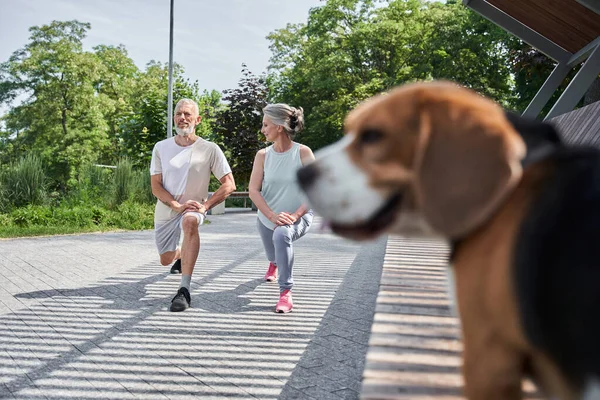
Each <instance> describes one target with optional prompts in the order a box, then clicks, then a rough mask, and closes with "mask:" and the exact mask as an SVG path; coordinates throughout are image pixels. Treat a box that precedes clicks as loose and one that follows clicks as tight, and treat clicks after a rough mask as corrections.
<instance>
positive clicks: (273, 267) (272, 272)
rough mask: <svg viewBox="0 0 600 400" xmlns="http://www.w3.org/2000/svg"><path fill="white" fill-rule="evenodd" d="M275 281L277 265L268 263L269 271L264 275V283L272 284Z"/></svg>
mask: <svg viewBox="0 0 600 400" xmlns="http://www.w3.org/2000/svg"><path fill="white" fill-rule="evenodd" d="M275 279H277V265H275V264H273V263H269V269H268V270H267V273H266V274H265V281H268V282H273V281H274V280H275Z"/></svg>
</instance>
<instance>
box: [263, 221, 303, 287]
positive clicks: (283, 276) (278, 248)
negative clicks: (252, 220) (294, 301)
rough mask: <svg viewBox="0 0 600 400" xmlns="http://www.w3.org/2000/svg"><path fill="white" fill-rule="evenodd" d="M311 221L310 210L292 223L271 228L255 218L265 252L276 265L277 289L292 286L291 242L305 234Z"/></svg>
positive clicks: (292, 262)
mask: <svg viewBox="0 0 600 400" xmlns="http://www.w3.org/2000/svg"><path fill="white" fill-rule="evenodd" d="M312 221H313V213H312V211H309V212H307V213H306V214H304V215H303V216H302V218H300V219H298V221H296V223H295V224H294V225H283V226H277V227H275V229H274V230H271V229H269V228H267V227H266V226H264V225H263V223H262V222H260V220H259V219H257V225H258V233H260V238H261V239H262V241H263V245H264V246H265V253H267V258H268V259H269V261H270V262H272V263H273V264H275V265H277V275H278V279H277V280H278V282H279V291H281V292H283V291H284V290H288V289H291V288H292V286H294V274H293V271H292V267H293V266H294V249H293V247H292V242H294V241H296V240H298V239H300V238H301V237H302V236H304V235H306V233H307V232H308V230H309V229H310V226H311V225H312Z"/></svg>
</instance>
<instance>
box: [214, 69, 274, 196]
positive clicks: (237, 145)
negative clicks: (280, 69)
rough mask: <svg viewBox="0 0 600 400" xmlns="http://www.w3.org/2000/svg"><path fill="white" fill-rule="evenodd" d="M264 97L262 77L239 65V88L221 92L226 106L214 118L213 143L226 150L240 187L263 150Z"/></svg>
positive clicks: (246, 181) (246, 180) (245, 183)
mask: <svg viewBox="0 0 600 400" xmlns="http://www.w3.org/2000/svg"><path fill="white" fill-rule="evenodd" d="M266 98H267V88H266V86H265V77H264V76H256V75H253V74H252V72H250V71H249V70H248V68H247V66H246V65H245V64H242V78H241V79H240V80H239V85H238V88H236V89H230V90H225V91H224V92H223V100H224V101H225V102H226V104H227V107H226V108H223V109H222V110H221V111H220V112H219V113H218V115H217V124H216V127H215V128H216V129H215V130H216V133H217V135H218V136H217V137H216V138H215V141H216V143H217V144H219V145H220V146H222V148H224V149H225V150H226V153H227V156H228V160H229V163H230V165H231V168H232V170H233V175H234V176H235V179H236V183H237V185H238V187H240V188H245V187H247V185H248V182H249V180H250V173H251V172H252V164H253V162H254V156H255V155H256V152H257V151H258V150H260V149H261V148H262V147H264V141H265V138H264V136H262V134H261V133H260V127H261V126H262V109H263V107H265V106H266V105H267V102H266Z"/></svg>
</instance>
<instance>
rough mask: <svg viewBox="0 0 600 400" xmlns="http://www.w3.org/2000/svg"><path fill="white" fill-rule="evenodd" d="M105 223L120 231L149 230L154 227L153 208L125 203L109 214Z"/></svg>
mask: <svg viewBox="0 0 600 400" xmlns="http://www.w3.org/2000/svg"><path fill="white" fill-rule="evenodd" d="M106 223H107V225H109V226H112V227H115V228H122V229H135V230H138V229H151V228H152V227H153V226H154V206H153V205H150V204H139V203H134V202H131V201H127V202H125V203H123V204H121V205H119V206H118V207H117V209H116V210H114V211H113V212H112V213H111V215H110V217H109V218H108V220H107V221H106Z"/></svg>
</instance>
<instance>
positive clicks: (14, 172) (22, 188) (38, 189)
mask: <svg viewBox="0 0 600 400" xmlns="http://www.w3.org/2000/svg"><path fill="white" fill-rule="evenodd" d="M0 191H1V194H2V205H0V211H1V210H8V209H10V208H12V207H21V206H24V205H26V204H42V203H43V202H44V201H45V200H46V175H45V173H44V167H43V165H42V162H41V160H40V159H39V158H38V157H37V156H35V155H27V156H25V157H23V158H21V159H20V160H19V161H18V162H16V163H13V164H12V165H10V166H8V168H6V169H5V170H4V171H2V173H1V174H0Z"/></svg>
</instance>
